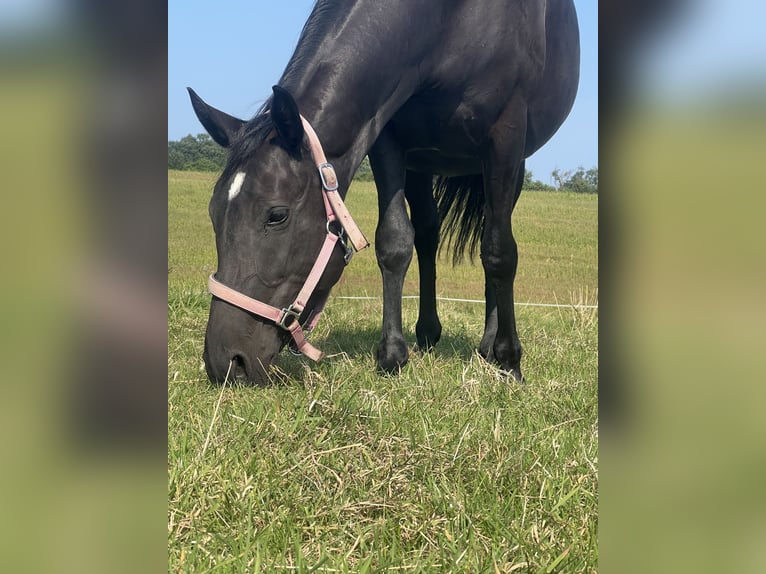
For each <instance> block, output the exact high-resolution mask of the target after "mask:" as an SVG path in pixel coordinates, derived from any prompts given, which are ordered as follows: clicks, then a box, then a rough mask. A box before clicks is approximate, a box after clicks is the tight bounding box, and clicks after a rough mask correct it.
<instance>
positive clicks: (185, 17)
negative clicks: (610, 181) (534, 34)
mask: <svg viewBox="0 0 766 574" xmlns="http://www.w3.org/2000/svg"><path fill="white" fill-rule="evenodd" d="M313 4H314V0H290V1H289V2H256V1H254V0H247V1H245V0H220V1H218V2H210V0H207V1H203V0H170V1H169V2H168V18H169V21H168V138H169V139H171V140H177V139H180V138H182V137H183V136H185V135H187V134H190V133H191V134H197V133H201V132H203V131H204V130H203V128H202V127H201V126H200V125H199V123H198V122H197V119H196V117H195V116H194V112H193V111H192V108H191V105H190V104H189V98H188V96H187V94H186V86H191V87H192V88H194V89H195V91H197V93H198V94H199V95H200V96H201V97H202V98H203V99H204V100H205V101H207V102H208V103H210V104H211V105H213V106H215V107H217V108H219V109H222V110H224V111H225V112H227V113H230V114H232V115H235V116H238V117H242V118H249V117H250V116H252V115H253V114H254V113H255V112H256V111H257V109H258V107H259V106H260V105H261V103H262V102H263V100H264V99H265V98H267V97H268V96H269V94H270V93H271V86H272V85H273V84H275V83H276V82H277V81H278V80H279V77H280V76H281V75H282V71H283V70H284V67H285V66H286V65H287V61H288V60H289V58H290V56H291V55H292V53H293V49H294V48H295V44H296V42H297V41H298V36H299V35H300V31H301V29H302V27H303V24H304V22H305V21H306V19H307V17H308V15H309V13H310V12H311V7H312V6H313ZM575 5H576V7H577V12H578V16H579V20H580V41H581V71H580V88H579V91H578V94H577V99H576V101H575V104H574V107H573V109H572V112H571V114H570V115H569V118H568V119H567V121H566V122H565V123H564V125H563V126H562V127H561V129H559V131H558V133H556V135H555V136H554V137H553V139H551V141H549V142H548V143H547V144H546V145H545V146H544V147H543V148H542V149H541V150H539V151H538V152H537V153H536V154H535V155H533V156H532V157H531V158H530V159H529V160H527V169H530V170H531V171H532V173H533V174H534V177H535V178H536V179H540V180H542V181H544V182H546V183H550V182H551V178H550V174H551V171H553V170H554V169H555V168H559V169H562V170H571V169H576V168H577V167H578V166H583V167H585V168H586V169H588V168H590V167H593V166H596V165H598V2H597V1H596V0H579V1H578V0H575Z"/></svg>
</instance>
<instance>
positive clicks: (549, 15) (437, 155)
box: [189, 0, 580, 384]
mask: <svg viewBox="0 0 766 574" xmlns="http://www.w3.org/2000/svg"><path fill="white" fill-rule="evenodd" d="M579 57H580V54H579V32H578V26H577V17H576V14H575V9H574V5H573V3H572V0H455V1H450V2H444V1H442V0H319V1H318V2H317V3H316V5H315V6H314V8H313V11H312V12H311V15H310V16H309V19H308V21H307V22H306V24H305V26H304V28H303V31H302V33H301V36H300V39H299V41H298V46H297V47H296V49H295V53H294V54H293V56H292V58H291V59H290V61H289V63H288V64H287V68H286V69H285V71H284V74H283V75H282V77H281V79H280V80H279V83H278V85H277V86H274V88H273V94H272V96H271V97H270V98H269V100H268V101H267V102H266V103H265V104H264V106H263V108H262V109H261V110H260V111H259V112H258V113H257V114H256V115H255V116H254V117H253V118H252V119H251V120H248V121H243V120H240V119H238V118H235V117H232V116H230V115H228V114H226V113H224V112H221V111H219V110H216V109H215V108H213V107H211V106H209V105H208V104H206V103H205V102H203V101H202V100H201V99H200V98H199V97H198V96H197V95H196V94H195V93H194V92H193V90H191V89H190V90H189V92H190V95H191V99H192V105H193V107H194V110H195V112H196V114H197V117H198V119H199V120H200V122H201V123H202V125H203V126H204V127H205V129H206V130H207V131H208V133H209V134H210V135H211V137H212V138H213V139H214V140H215V141H216V142H217V143H218V144H220V145H222V146H224V147H226V148H228V150H229V156H228V160H227V165H226V167H225V169H224V171H223V173H222V175H221V177H220V179H219V180H218V182H217V183H216V185H215V189H214V192H213V196H212V199H211V201H210V209H209V211H210V217H211V219H212V222H213V228H214V231H215V236H216V248H217V252H218V270H217V272H216V274H215V275H214V276H211V279H210V290H211V292H212V293H213V295H214V297H213V300H212V303H211V307H210V317H209V320H208V324H207V332H206V335H205V351H204V360H205V365H206V369H207V373H208V376H209V377H210V379H211V380H213V381H223V380H224V379H225V378H226V376H227V375H228V376H229V378H230V379H238V380H241V381H243V382H246V383H251V384H252V383H255V384H263V383H264V382H266V381H268V367H269V365H270V364H271V363H272V362H273V361H274V360H275V358H276V356H277V354H278V353H279V351H280V350H281V349H282V348H283V347H284V346H285V345H287V344H289V345H290V346H291V347H292V348H294V349H297V350H300V351H302V352H303V353H305V354H307V355H309V356H310V357H313V358H319V357H321V353H320V352H319V351H317V350H316V349H314V348H313V347H312V346H311V345H310V344H309V343H307V342H306V341H305V337H304V329H310V327H311V326H313V324H314V323H315V321H316V318H317V317H318V314H319V312H320V311H321V308H322V306H323V304H324V302H325V300H326V299H327V297H328V294H329V291H330V288H331V287H332V286H333V285H334V284H335V283H336V282H337V281H338V279H339V278H340V275H341V272H342V270H343V268H344V265H345V264H346V263H347V262H348V259H349V257H350V254H351V249H350V247H348V246H347V244H346V242H347V241H348V240H350V241H351V242H352V243H353V246H354V248H355V249H359V248H362V247H364V246H365V245H366V241H365V239H364V237H363V236H362V235H361V233H360V232H359V230H358V229H356V227H355V225H354V224H353V219H352V218H351V217H350V215H349V213H348V212H347V211H346V210H345V207H344V206H343V197H345V193H346V191H347V189H348V186H349V184H350V182H351V179H352V176H353V174H354V172H355V171H356V169H357V167H358V166H359V165H360V163H361V162H362V160H363V158H364V157H365V155H369V158H370V164H371V167H372V170H373V175H374V177H375V183H376V186H377V190H378V207H379V221H378V225H377V229H376V231H375V253H376V256H377V260H378V265H379V267H380V271H381V274H382V278H383V327H382V336H381V340H380V343H379V345H378V348H377V363H378V366H379V368H380V369H382V370H383V371H386V372H395V371H397V370H398V369H399V368H401V367H402V366H403V365H404V364H405V363H406V362H407V359H408V356H409V355H408V347H407V343H406V341H405V339H404V336H403V335H402V307H401V299H402V285H403V282H404V276H405V273H406V271H407V268H408V266H409V264H410V261H411V259H412V253H413V247H414V249H415V250H416V251H417V254H418V264H419V269H420V310H419V316H418V320H417V324H416V329H415V331H416V337H417V343H418V345H419V346H420V347H421V348H424V349H430V348H431V347H432V346H433V345H435V344H436V343H437V342H438V340H439V337H440V335H441V330H442V327H441V323H440V321H439V318H438V315H437V309H436V290H435V280H436V272H435V266H436V255H437V249H438V247H439V236H440V232H441V233H442V234H443V235H445V236H446V239H447V240H448V244H450V245H451V246H452V248H453V249H454V257H455V259H456V260H459V259H460V258H461V257H462V256H463V255H464V254H465V253H466V252H468V253H469V254H470V255H471V256H473V254H474V253H475V251H476V248H477V246H479V247H480V255H481V262H482V264H483V267H484V273H485V298H486V320H485V327H484V334H483V336H482V339H481V342H480V344H479V352H480V354H481V355H482V356H483V357H484V358H485V359H487V360H488V361H490V362H493V363H495V364H497V365H498V366H499V367H500V368H502V369H503V370H504V371H506V372H508V373H510V374H511V375H512V376H513V377H515V378H516V379H517V380H519V381H521V380H522V373H521V352H522V349H521V344H520V342H519V338H518V335H517V332H516V319H515V315H514V300H513V283H514V277H515V275H516V266H517V247H516V242H515V240H514V238H513V231H512V225H511V213H512V212H513V208H514V206H515V204H516V201H517V199H518V198H519V194H520V192H521V185H522V182H523V179H524V160H525V158H527V157H529V156H530V155H531V154H532V153H534V152H535V151H536V150H537V149H539V148H540V147H541V146H542V145H543V144H544V143H545V142H546V141H547V140H548V139H549V138H550V137H551V136H552V135H553V134H554V133H555V132H556V130H557V129H558V128H559V126H560V125H561V124H562V122H563V121H564V119H565V118H566V116H567V115H568V113H569V110H570V109H571V107H572V104H573V101H574V98H575V94H576V92H577V84H578V79H579ZM328 160H329V161H328ZM317 168H319V169H317ZM407 204H409V207H410V213H411V217H408V214H407V207H406V206H407ZM296 293H297V294H298V295H296Z"/></svg>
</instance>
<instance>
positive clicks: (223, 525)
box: [168, 172, 598, 573]
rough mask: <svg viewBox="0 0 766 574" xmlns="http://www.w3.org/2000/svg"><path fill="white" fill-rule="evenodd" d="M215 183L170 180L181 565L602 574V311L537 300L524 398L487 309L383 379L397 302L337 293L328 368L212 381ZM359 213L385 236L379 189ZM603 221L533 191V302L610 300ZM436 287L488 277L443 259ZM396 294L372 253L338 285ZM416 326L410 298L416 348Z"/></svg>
mask: <svg viewBox="0 0 766 574" xmlns="http://www.w3.org/2000/svg"><path fill="white" fill-rule="evenodd" d="M213 181H214V177H213V176H210V175H206V174H196V173H185V172H170V173H169V218H170V220H169V256H168V266H169V275H168V289H169V302H168V320H169V330H170V332H169V354H168V386H169V403H168V552H169V566H168V569H169V571H172V572H207V571H215V572H280V571H281V572H293V571H294V572H310V571H316V572H384V571H388V572H491V573H495V572H532V573H538V572H540V573H544V572H595V571H596V570H597V564H598V552H597V458H598V432H597V400H596V395H597V392H596V390H597V359H598V350H597V330H598V317H597V312H595V311H593V310H576V309H574V308H537V307H519V308H518V311H517V316H518V325H519V334H520V337H521V340H522V344H523V345H524V348H525V356H524V362H523V369H524V373H525V376H526V377H527V384H526V385H524V386H521V385H518V384H516V383H513V382H511V381H509V380H508V379H507V378H505V377H503V376H502V375H501V374H500V373H498V372H497V371H496V370H495V369H494V368H493V367H491V366H489V365H487V364H486V363H484V362H483V361H482V360H481V359H480V358H479V357H478V356H477V355H476V353H475V351H474V349H475V347H476V345H477V344H478V341H479V338H480V337H481V332H482V328H483V317H484V310H483V306H482V305H476V304H465V303H447V302H442V303H440V306H439V308H440V316H441V319H442V323H443V325H444V334H443V337H442V341H441V342H440V343H439V346H438V347H437V349H436V350H435V352H434V353H432V354H419V353H413V354H412V357H411V360H410V363H409V364H408V365H407V366H406V367H405V368H404V369H403V370H402V373H401V374H400V375H398V376H379V375H378V374H376V371H375V363H374V349H375V346H376V343H377V340H378V337H379V329H380V314H381V303H380V301H378V300H369V301H348V300H341V299H337V298H331V300H330V302H329V303H328V307H327V310H326V312H325V315H324V316H323V319H322V321H321V322H320V324H319V327H318V328H317V330H316V331H315V333H314V334H313V336H312V338H313V340H314V341H315V342H316V343H317V345H318V346H319V347H320V348H321V349H322V350H324V351H325V352H326V353H327V354H328V357H327V358H326V359H325V360H324V361H323V362H322V363H320V364H314V363H311V362H309V361H307V360H304V359H301V358H296V357H292V356H289V355H287V354H286V355H285V356H284V357H283V358H282V360H281V362H280V364H279V367H278V371H276V372H275V373H274V379H275V384H274V385H273V386H272V387H270V388H266V389H247V388H231V387H230V386H226V387H223V388H221V387H214V386H211V385H210V384H209V383H208V382H207V380H206V377H205V373H204V369H203V366H202V360H201V353H202V341H203V335H204V328H205V322H206V319H207V310H208V305H209V296H208V295H206V294H205V293H204V285H205V280H206V276H207V274H208V273H210V272H211V271H213V270H214V268H215V250H214V243H213V235H212V231H211V229H210V224H209V221H208V218H207V202H208V198H209V193H210V190H211V189H212V184H213ZM348 205H349V209H350V210H351V212H352V214H353V215H354V217H355V218H356V219H357V221H358V223H359V224H360V226H361V227H362V229H363V230H364V231H365V233H366V234H367V235H368V238H370V239H373V236H374V229H375V222H376V219H377V208H376V201H375V192H374V188H373V187H372V185H370V184H355V186H354V187H353V188H352V189H351V191H350V192H349V196H348ZM596 212H597V198H596V197H595V196H579V195H571V194H558V193H526V194H524V195H522V199H521V201H520V204H519V206H518V207H517V210H516V213H515V214H514V229H515V233H516V236H517V239H518V242H519V251H520V258H521V260H520V263H519V274H518V279H517V300H519V301H531V302H559V303H571V302H580V303H583V302H586V303H596V302H597V287H596V286H597V278H596V274H597V260H596V252H597V239H596ZM438 289H439V293H440V295H443V296H450V297H460V298H470V299H480V298H481V296H482V294H483V275H482V271H481V266H480V265H476V266H471V265H468V264H466V265H463V266H460V267H458V268H454V269H453V268H452V267H451V265H449V264H448V263H447V257H445V258H444V261H441V262H440V266H439V287H438ZM380 292H381V287H380V279H379V271H378V269H377V264H376V263H375V257H374V252H373V250H372V249H368V250H366V251H365V252H362V253H360V254H357V255H356V256H355V257H354V260H353V262H352V263H351V265H350V266H349V267H348V268H347V270H346V272H345V274H344V277H343V278H342V280H341V283H340V284H339V285H338V286H337V287H336V289H335V290H334V292H333V293H334V295H336V296H337V295H372V296H376V295H379V294H380ZM405 293H406V294H416V293H417V270H416V266H415V264H414V262H413V265H412V268H411V270H410V274H409V275H408V278H407V282H406V285H405ZM416 316H417V302H416V301H412V300H406V301H405V303H404V324H405V336H406V337H407V338H408V340H409V341H410V342H411V343H414V323H415V319H416Z"/></svg>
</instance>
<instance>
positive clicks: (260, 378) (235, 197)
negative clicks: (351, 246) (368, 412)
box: [189, 86, 346, 385]
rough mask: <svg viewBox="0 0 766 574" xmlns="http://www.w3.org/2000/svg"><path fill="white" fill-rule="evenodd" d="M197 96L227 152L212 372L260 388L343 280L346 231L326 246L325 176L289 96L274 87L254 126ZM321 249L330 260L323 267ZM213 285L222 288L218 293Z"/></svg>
mask: <svg viewBox="0 0 766 574" xmlns="http://www.w3.org/2000/svg"><path fill="white" fill-rule="evenodd" d="M189 93H190V96H191V99H192V105H193V107H194V111H195V113H196V115H197V118H198V119H199V120H200V122H201V123H202V125H203V126H204V128H205V129H206V130H207V132H208V133H209V134H210V136H211V137H212V138H213V140H215V141H216V142H217V143H218V144H219V145H221V146H223V147H225V148H227V149H228V151H229V156H228V159H227V164H226V167H225V169H224V171H223V173H222V175H221V177H220V178H219V179H218V181H217V183H216V184H215V188H214V191H213V195H212V198H211V200H210V206H209V213H210V218H211V220H212V223H213V230H214V232H215V241H216V250H217V253H218V269H217V271H216V273H215V275H214V277H211V292H212V293H213V299H212V302H211V305H210V316H209V318H208V323H207V330H206V333H205V350H204V354H203V359H204V361H205V368H206V370H207V373H208V376H209V377H210V380H211V381H213V382H223V381H224V380H225V379H226V377H227V375H228V378H229V380H238V381H241V382H243V383H245V384H258V385H262V384H264V383H266V382H267V381H268V380H269V367H270V365H272V364H273V363H274V361H275V359H276V357H277V355H278V354H279V352H280V350H282V348H284V346H285V345H286V344H288V343H291V345H292V346H295V344H296V342H298V341H299V339H298V336H297V335H296V334H295V331H296V329H297V331H298V332H300V333H302V331H301V328H305V327H306V326H307V325H308V324H309V323H310V322H311V321H312V318H314V316H315V314H316V313H317V312H319V311H321V307H322V306H323V304H324V301H325V300H326V299H327V296H328V294H329V291H330V288H331V287H332V286H333V285H334V284H335V283H336V282H337V281H338V279H339V278H340V275H341V272H342V270H343V267H344V255H345V254H346V249H345V242H344V241H343V240H342V237H343V232H342V228H340V227H339V226H338V229H337V230H336V231H335V233H336V235H337V237H335V239H337V238H338V237H340V238H341V241H338V242H337V243H334V244H333V245H330V246H329V247H328V246H327V245H326V244H327V237H331V239H332V234H331V233H330V230H331V227H330V221H328V217H330V218H332V217H333V216H332V215H331V214H330V210H329V208H328V207H327V206H328V203H327V200H326V199H324V200H323V193H325V192H324V191H322V189H323V188H322V182H323V178H320V176H319V174H318V172H317V165H316V162H315V159H314V158H313V157H312V150H311V148H310V147H309V145H308V143H307V138H306V135H307V134H306V130H305V128H304V123H303V121H302V118H301V116H300V114H299V112H298V107H297V105H296V103H295V101H294V100H293V98H292V96H291V95H290V94H289V93H288V92H287V91H285V90H284V89H282V88H279V87H278V86H275V87H274V93H273V97H272V98H271V101H270V104H267V106H266V108H267V109H268V111H263V112H261V113H259V114H257V115H256V117H255V118H253V119H252V120H250V121H248V122H245V121H243V120H240V119H237V118H235V117H232V116H230V115H228V114H225V113H224V112H221V111H219V110H216V109H215V108H213V107H211V106H209V105H208V104H206V103H205V102H203V101H202V100H201V99H200V98H199V97H198V96H197V95H196V94H195V93H194V92H193V91H192V90H191V89H190V90H189ZM309 127H310V126H309ZM333 176H334V173H333ZM326 187H327V186H325V189H326ZM320 251H321V252H322V253H326V261H325V262H324V268H323V269H320V270H319V271H317V270H316V265H315V264H316V262H317V260H318V257H320V255H318V254H319V253H320ZM310 276H312V277H313V276H316V277H314V279H310V278H309V277H310ZM312 281H313V282H315V284H314V285H312V289H310V290H308V291H310V292H309V293H306V291H307V289H306V285H307V284H308V283H310V282H312ZM214 284H215V285H218V286H220V289H219V290H216V289H213V288H212V286H213V285H214ZM224 286H225V287H224ZM221 289H228V290H230V291H232V292H236V293H237V294H238V295H240V294H241V295H242V296H244V299H246V300H248V301H254V303H253V305H255V304H257V305H261V306H262V307H263V308H264V309H267V311H263V312H261V311H260V309H261V307H257V306H256V309H255V311H253V309H252V307H248V305H247V304H244V305H243V304H239V303H238V302H237V301H236V300H235V299H233V298H227V297H226V296H225V294H222V291H221ZM300 297H305V298H306V300H305V301H299V299H300ZM298 303H299V304H298ZM269 309H271V310H273V312H272V311H268V310H269ZM280 310H281V311H280ZM280 313H281V314H280ZM301 337H302V334H301ZM308 347H310V345H308ZM304 353H306V354H309V353H308V352H306V351H304Z"/></svg>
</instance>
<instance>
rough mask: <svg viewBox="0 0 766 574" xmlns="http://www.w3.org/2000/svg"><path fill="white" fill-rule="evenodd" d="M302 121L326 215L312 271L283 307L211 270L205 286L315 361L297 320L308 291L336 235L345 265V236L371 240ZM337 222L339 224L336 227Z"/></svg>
mask: <svg viewBox="0 0 766 574" xmlns="http://www.w3.org/2000/svg"><path fill="white" fill-rule="evenodd" d="M301 122H302V123H303V130H304V131H305V132H306V136H307V137H308V140H309V147H310V148H311V155H312V157H313V158H314V163H315V164H316V166H317V170H318V171H319V178H320V180H321V182H322V199H323V200H324V207H325V213H326V215H327V235H326V236H325V240H324V243H323V244H322V249H321V250H320V251H319V255H318V256H317V260H316V262H314V266H313V267H312V268H311V272H310V273H309V276H308V277H307V278H306V282H305V283H304V284H303V288H302V289H301V290H300V292H299V293H298V295H297V297H296V298H295V300H294V301H293V303H292V304H291V305H289V306H288V307H285V308H282V309H278V308H277V307H272V306H271V305H268V304H266V303H262V302H261V301H258V300H257V299H253V298H252V297H248V296H247V295H245V294H244V293H240V292H239V291H236V290H235V289H232V288H231V287H228V286H226V285H224V284H223V283H221V282H220V281H218V280H217V279H216V278H215V277H214V275H215V274H214V273H213V274H211V275H210V278H209V279H208V290H209V291H210V293H211V294H212V295H215V296H216V297H218V298H219V299H223V300H224V301H227V302H228V303H231V304H232V305H236V306H237V307H240V308H241V309H244V310H246V311H249V312H251V313H253V314H255V315H258V316H259V317H263V318H264V319H268V320H269V321H272V322H273V323H275V324H276V325H277V326H278V327H281V328H282V329H284V330H285V331H287V332H288V333H290V336H291V337H292V339H293V342H294V343H295V348H296V350H297V351H298V352H300V353H303V354H304V355H306V356H307V357H309V358H310V359H313V360H314V361H319V360H321V359H322V357H324V353H322V351H320V350H319V349H317V348H316V347H314V346H313V345H311V343H309V342H308V341H307V340H306V335H305V334H304V331H303V328H302V327H301V324H300V316H301V313H303V310H304V309H305V307H306V304H307V303H308V301H309V299H310V298H311V294H312V293H313V292H314V289H315V288H316V286H317V283H319V279H320V278H321V277H322V274H323V273H324V271H325V269H326V268H327V264H328V263H329V262H330V257H331V256H332V252H333V250H334V249H335V244H336V243H337V242H338V239H343V242H341V246H342V247H343V248H344V249H345V250H346V255H345V257H344V259H345V262H346V264H347V265H348V262H349V261H350V260H351V256H352V255H353V252H352V251H351V249H350V248H349V247H348V246H347V245H346V243H345V237H348V239H349V241H350V242H351V245H352V246H353V247H354V250H356V251H360V250H362V249H364V248H365V247H367V246H368V245H369V244H370V243H369V242H368V241H367V239H366V238H365V237H364V234H363V233H362V232H361V230H360V229H359V227H358V226H357V224H356V223H355V222H354V220H353V218H352V217H351V214H350V213H349V211H348V209H347V208H346V205H345V204H344V203H343V198H341V196H340V194H339V193H338V177H337V176H336V174H335V168H334V167H333V166H332V164H331V163H329V162H328V161H327V158H326V157H325V155H324V150H323V149H322V144H321V143H320V142H319V138H318V137H317V135H316V132H315V131H314V128H312V127H311V124H309V122H308V121H307V120H306V118H304V117H303V116H301ZM333 224H335V225H333ZM338 224H339V225H340V227H338ZM333 228H335V229H333ZM324 303H325V301H322V302H321V303H320V304H319V306H318V309H317V310H316V311H315V312H314V314H313V315H312V317H311V320H310V321H309V323H308V326H307V329H306V332H307V333H308V332H311V330H312V329H313V328H314V327H315V326H316V324H317V322H318V321H319V316H320V315H321V313H322V308H323V307H324Z"/></svg>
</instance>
